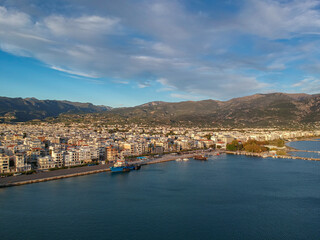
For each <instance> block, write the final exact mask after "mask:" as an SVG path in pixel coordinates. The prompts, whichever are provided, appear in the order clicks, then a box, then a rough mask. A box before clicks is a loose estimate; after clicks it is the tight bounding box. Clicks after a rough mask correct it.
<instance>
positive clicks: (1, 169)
mask: <svg viewBox="0 0 320 240" xmlns="http://www.w3.org/2000/svg"><path fill="white" fill-rule="evenodd" d="M9 172H10V168H9V156H7V155H5V154H0V173H9Z"/></svg>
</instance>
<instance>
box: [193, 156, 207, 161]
mask: <svg viewBox="0 0 320 240" xmlns="http://www.w3.org/2000/svg"><path fill="white" fill-rule="evenodd" d="M193 159H194V160H202V161H206V160H208V159H207V158H206V157H205V156H203V155H195V156H194V157H193Z"/></svg>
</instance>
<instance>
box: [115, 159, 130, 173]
mask: <svg viewBox="0 0 320 240" xmlns="http://www.w3.org/2000/svg"><path fill="white" fill-rule="evenodd" d="M110 170H111V172H129V171H130V170H131V169H130V168H129V167H128V166H127V164H126V162H125V161H124V160H118V161H117V162H116V163H115V164H114V165H113V167H110Z"/></svg>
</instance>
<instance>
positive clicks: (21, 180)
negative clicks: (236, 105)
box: [0, 151, 208, 188]
mask: <svg viewBox="0 0 320 240" xmlns="http://www.w3.org/2000/svg"><path fill="white" fill-rule="evenodd" d="M199 154H208V152H206V151H201V152H200V153H199V152H197V153H189V154H181V155H170V154H167V155H164V156H163V157H161V158H156V159H151V160H149V161H144V162H137V161H136V162H132V163H140V164H141V165H151V164H157V163H165V162H170V161H175V160H176V159H178V158H192V157H193V156H194V155H199ZM111 166H112V164H104V165H95V166H86V167H78V168H72V169H59V170H55V171H48V172H41V173H36V174H30V175H20V176H10V177H6V178H0V188H6V187H14V186H20V185H25V184H31V183H39V182H46V181H53V180H59V179H64V178H70V177H78V176H85V175H91V174H96V173H102V172H110V167H111Z"/></svg>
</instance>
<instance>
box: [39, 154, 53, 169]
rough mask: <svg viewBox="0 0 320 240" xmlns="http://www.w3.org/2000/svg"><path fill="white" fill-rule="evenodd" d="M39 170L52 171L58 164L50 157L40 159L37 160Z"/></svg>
mask: <svg viewBox="0 0 320 240" xmlns="http://www.w3.org/2000/svg"><path fill="white" fill-rule="evenodd" d="M37 166H38V169H42V170H43V169H50V168H55V167H56V162H55V161H53V160H52V158H51V157H50V156H45V157H39V158H38V160H37Z"/></svg>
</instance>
